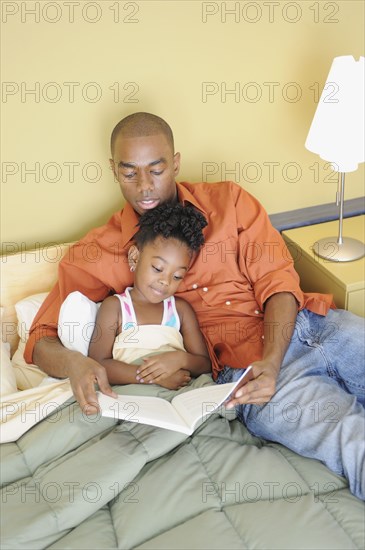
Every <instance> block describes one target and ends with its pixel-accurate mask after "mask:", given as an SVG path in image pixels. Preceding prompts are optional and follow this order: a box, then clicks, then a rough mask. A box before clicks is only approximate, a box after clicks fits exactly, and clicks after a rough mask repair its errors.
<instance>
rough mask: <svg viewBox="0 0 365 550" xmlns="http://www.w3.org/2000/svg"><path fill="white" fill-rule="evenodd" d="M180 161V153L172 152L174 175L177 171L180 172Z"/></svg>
mask: <svg viewBox="0 0 365 550" xmlns="http://www.w3.org/2000/svg"><path fill="white" fill-rule="evenodd" d="M180 162H181V155H180V153H175V154H174V176H175V177H176V176H177V175H178V173H179V172H180Z"/></svg>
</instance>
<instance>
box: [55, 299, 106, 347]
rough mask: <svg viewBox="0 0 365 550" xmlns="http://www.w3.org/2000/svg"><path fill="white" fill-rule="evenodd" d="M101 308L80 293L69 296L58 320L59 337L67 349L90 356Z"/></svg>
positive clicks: (98, 304)
mask: <svg viewBox="0 0 365 550" xmlns="http://www.w3.org/2000/svg"><path fill="white" fill-rule="evenodd" d="M99 306H100V303H95V302H93V301H92V300H89V298H87V297H86V296H84V295H83V294H81V292H78V291H75V292H71V294H69V295H68V296H67V298H66V300H65V301H64V302H63V304H62V306H61V309H60V315H59V318H58V337H59V339H60V340H61V342H62V344H63V345H64V346H65V348H68V349H70V350H74V351H79V352H80V353H82V354H83V355H87V354H88V351H89V343H90V340H91V337H92V334H93V331H94V327H95V321H96V315H97V312H98V309H99Z"/></svg>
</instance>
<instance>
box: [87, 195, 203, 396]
mask: <svg viewBox="0 0 365 550" xmlns="http://www.w3.org/2000/svg"><path fill="white" fill-rule="evenodd" d="M206 225H207V222H206V220H205V218H204V216H203V215H202V214H201V213H200V212H198V211H197V210H196V209H195V208H193V207H191V206H183V205H182V204H179V203H177V204H174V205H171V204H166V203H165V204H163V205H161V206H157V207H156V208H154V209H153V210H149V211H147V212H145V213H144V214H143V215H142V216H141V218H140V221H139V230H138V232H137V234H136V235H135V245H132V246H131V248H130V249H129V251H128V262H129V266H130V270H131V271H133V272H134V286H133V288H131V287H128V288H127V289H126V290H125V292H124V293H123V294H116V295H114V296H109V297H108V298H106V299H105V300H104V301H103V303H102V304H101V306H100V309H99V311H98V315H97V319H96V325H95V330H94V334H93V336H92V338H91V342H90V347H89V356H90V357H92V358H93V359H95V360H96V361H98V362H99V363H101V364H102V365H103V366H104V367H105V368H106V370H107V374H108V379H109V382H110V383H111V384H133V383H142V384H147V383H154V384H159V385H160V386H163V387H165V388H169V389H178V388H181V387H183V386H186V385H187V384H188V383H189V382H190V380H191V376H194V377H195V376H198V375H199V374H202V373H205V372H210V370H211V364H210V360H209V355H208V351H207V348H206V345H205V342H204V339H203V336H202V334H201V332H200V329H199V325H198V322H197V319H196V316H195V313H194V311H193V309H192V307H191V306H190V304H188V303H187V302H185V300H182V299H181V298H175V297H174V293H175V292H176V290H177V289H178V287H179V284H180V282H181V281H182V279H183V278H184V276H185V274H186V272H187V271H188V269H189V265H190V263H191V261H192V258H193V255H194V253H195V252H196V251H198V250H199V248H200V247H201V245H202V244H203V242H204V237H203V233H202V229H203V228H204V227H205V226H206Z"/></svg>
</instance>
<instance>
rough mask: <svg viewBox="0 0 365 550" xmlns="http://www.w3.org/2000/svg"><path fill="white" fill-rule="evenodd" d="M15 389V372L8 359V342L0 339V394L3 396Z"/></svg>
mask: <svg viewBox="0 0 365 550" xmlns="http://www.w3.org/2000/svg"><path fill="white" fill-rule="evenodd" d="M16 391H17V386H16V379H15V372H14V369H13V365H12V364H11V360H10V344H9V343H5V342H2V341H1V357H0V396H1V397H5V396H6V395H10V394H11V393H15V392H16Z"/></svg>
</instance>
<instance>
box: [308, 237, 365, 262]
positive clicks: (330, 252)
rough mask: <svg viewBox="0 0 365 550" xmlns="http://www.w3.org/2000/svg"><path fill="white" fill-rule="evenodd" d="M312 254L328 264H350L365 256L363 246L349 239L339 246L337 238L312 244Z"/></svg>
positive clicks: (344, 239)
mask: <svg viewBox="0 0 365 550" xmlns="http://www.w3.org/2000/svg"><path fill="white" fill-rule="evenodd" d="M313 252H314V253H315V254H316V255H317V256H319V257H320V258H325V259H326V260H328V261H330V262H352V261H354V260H359V259H360V258H362V257H363V256H365V244H364V243H362V242H361V241H358V240H357V239H352V238H351V237H343V239H342V244H339V243H338V237H326V238H324V239H320V240H319V241H316V242H315V243H314V245H313Z"/></svg>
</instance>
